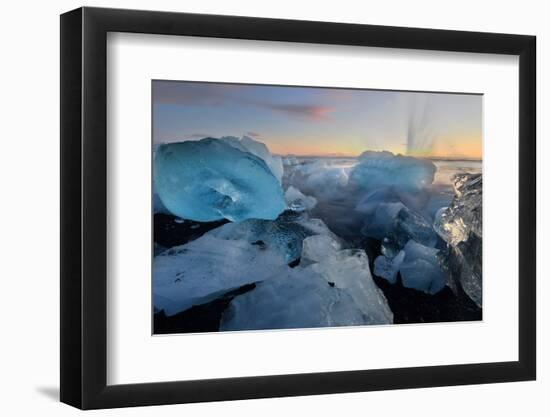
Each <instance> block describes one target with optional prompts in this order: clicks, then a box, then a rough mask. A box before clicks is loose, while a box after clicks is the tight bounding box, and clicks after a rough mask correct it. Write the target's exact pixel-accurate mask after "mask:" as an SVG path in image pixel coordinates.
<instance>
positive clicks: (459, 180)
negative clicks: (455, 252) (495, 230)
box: [434, 174, 483, 246]
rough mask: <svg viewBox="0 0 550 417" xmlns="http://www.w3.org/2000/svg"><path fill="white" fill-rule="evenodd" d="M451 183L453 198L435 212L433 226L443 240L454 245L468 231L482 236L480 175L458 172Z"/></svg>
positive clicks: (467, 233)
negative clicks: (446, 206)
mask: <svg viewBox="0 0 550 417" xmlns="http://www.w3.org/2000/svg"><path fill="white" fill-rule="evenodd" d="M453 185H454V190H455V198H454V199H453V201H452V202H451V204H450V205H449V207H448V208H443V209H440V210H439V211H438V212H437V214H436V216H435V217H436V218H435V223H434V227H435V230H436V231H437V232H438V233H439V235H440V236H441V237H442V238H443V240H445V241H446V242H447V243H449V244H451V245H453V246H456V245H457V244H458V243H459V242H463V241H465V240H467V239H468V236H469V235H470V233H473V234H475V235H477V236H478V237H481V236H482V229H483V223H482V220H483V216H482V200H483V194H482V187H483V181H482V176H481V174H459V175H456V176H455V177H454V178H453Z"/></svg>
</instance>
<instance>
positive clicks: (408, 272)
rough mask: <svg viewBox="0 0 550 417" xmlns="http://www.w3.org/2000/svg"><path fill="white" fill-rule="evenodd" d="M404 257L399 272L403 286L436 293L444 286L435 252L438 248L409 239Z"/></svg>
mask: <svg viewBox="0 0 550 417" xmlns="http://www.w3.org/2000/svg"><path fill="white" fill-rule="evenodd" d="M404 252H405V258H404V259H403V262H402V263H401V265H400V268H399V272H400V273H401V280H402V281H403V286H405V287H407V288H414V289H417V290H420V291H424V292H426V293H429V294H436V293H438V292H439V291H441V290H442V289H443V287H445V275H444V274H443V272H442V271H441V267H440V264H439V259H438V257H437V254H438V252H439V250H437V249H434V248H430V247H427V246H424V245H421V244H420V243H418V242H415V241H414V240H409V241H408V242H407V244H406V245H405V248H404Z"/></svg>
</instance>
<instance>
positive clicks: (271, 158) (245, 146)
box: [221, 136, 283, 183]
mask: <svg viewBox="0 0 550 417" xmlns="http://www.w3.org/2000/svg"><path fill="white" fill-rule="evenodd" d="M221 140H223V141H225V142H227V143H229V144H230V145H231V146H233V147H235V148H237V149H239V150H241V151H243V152H250V153H251V154H252V155H256V156H257V157H258V158H261V159H263V160H264V162H265V163H266V164H267V166H268V167H269V169H270V170H271V172H272V173H273V175H274V176H275V178H277V180H278V181H279V183H280V182H281V179H282V178H283V160H282V158H281V157H280V156H276V155H272V154H271V152H269V149H268V148H267V146H266V145H265V144H264V143H262V142H259V141H257V140H254V139H252V138H251V137H249V136H243V137H242V138H240V139H239V138H237V137H235V136H224V137H222V138H221Z"/></svg>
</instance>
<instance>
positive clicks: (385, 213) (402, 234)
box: [361, 203, 437, 247]
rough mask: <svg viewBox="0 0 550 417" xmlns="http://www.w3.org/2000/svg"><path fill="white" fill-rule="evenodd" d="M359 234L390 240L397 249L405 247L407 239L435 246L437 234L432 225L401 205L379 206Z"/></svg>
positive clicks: (388, 204) (384, 204)
mask: <svg viewBox="0 0 550 417" xmlns="http://www.w3.org/2000/svg"><path fill="white" fill-rule="evenodd" d="M361 233H363V234H364V235H365V236H367V237H372V238H375V239H379V240H382V239H384V238H386V239H389V240H392V241H393V242H395V243H397V244H398V245H399V247H403V246H405V244H406V243H407V242H408V241H409V239H413V240H416V241H417V242H419V243H422V244H423V245H426V246H435V244H436V243H437V234H436V233H435V231H434V230H433V227H432V225H431V224H430V223H428V221H427V220H426V219H425V218H424V217H422V216H421V215H420V214H418V213H416V212H415V211H413V210H409V209H408V208H407V207H405V206H404V205H403V203H387V204H386V203H383V204H379V205H378V207H377V208H376V211H375V212H374V214H371V215H370V216H368V218H367V221H366V222H365V225H364V227H363V229H362V230H361Z"/></svg>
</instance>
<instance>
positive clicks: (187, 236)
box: [153, 213, 228, 253]
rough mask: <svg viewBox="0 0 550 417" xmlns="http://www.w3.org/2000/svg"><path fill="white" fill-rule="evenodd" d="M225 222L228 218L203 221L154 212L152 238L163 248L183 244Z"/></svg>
mask: <svg viewBox="0 0 550 417" xmlns="http://www.w3.org/2000/svg"><path fill="white" fill-rule="evenodd" d="M227 222H228V220H218V221H215V222H205V223H203V222H195V221H192V220H184V219H180V218H178V217H176V216H172V215H171V214H162V213H155V215H154V217H153V223H154V227H153V235H154V236H153V240H154V242H155V247H156V246H157V245H158V246H160V247H164V248H171V247H173V246H179V245H183V244H185V243H187V242H191V241H192V240H195V239H198V238H199V237H201V236H202V235H204V234H205V233H206V232H208V231H210V230H212V229H215V228H216V227H220V226H221V225H223V224H225V223H227ZM155 253H156V251H155Z"/></svg>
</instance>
